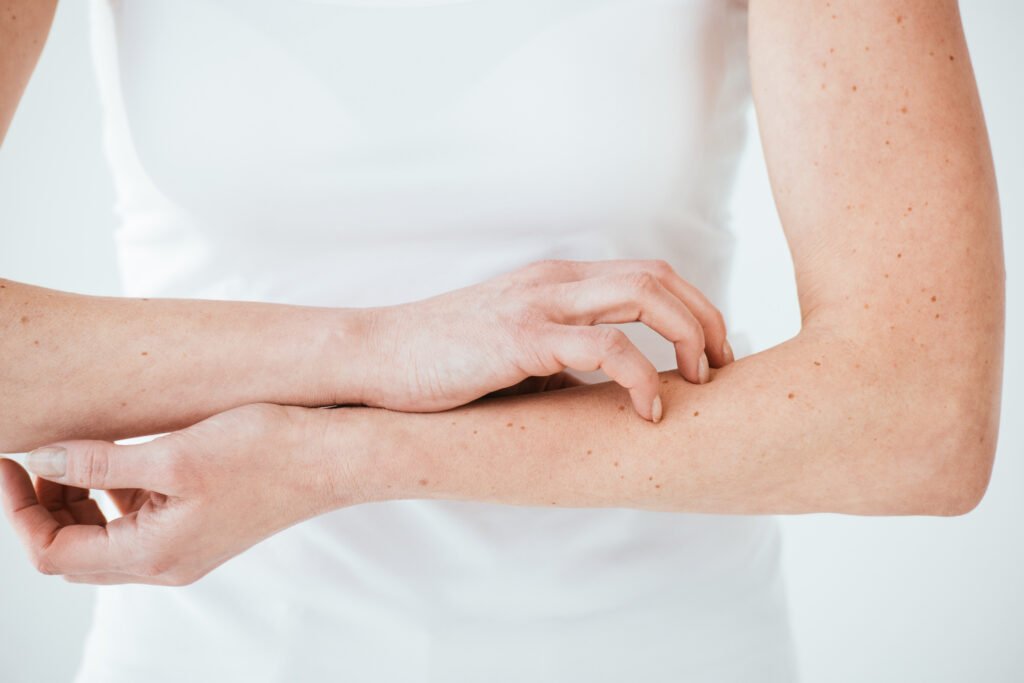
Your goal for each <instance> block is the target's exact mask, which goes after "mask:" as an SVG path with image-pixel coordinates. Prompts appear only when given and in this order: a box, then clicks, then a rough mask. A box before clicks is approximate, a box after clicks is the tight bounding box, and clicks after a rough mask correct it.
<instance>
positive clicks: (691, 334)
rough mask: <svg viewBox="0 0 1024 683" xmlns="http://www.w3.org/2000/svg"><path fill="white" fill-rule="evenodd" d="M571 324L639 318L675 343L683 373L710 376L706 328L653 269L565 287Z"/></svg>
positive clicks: (699, 379) (696, 379) (701, 379)
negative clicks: (705, 336)
mask: <svg viewBox="0 0 1024 683" xmlns="http://www.w3.org/2000/svg"><path fill="white" fill-rule="evenodd" d="M560 291H561V294H562V296H561V304H562V307H561V310H562V312H564V313H565V314H566V315H567V316H568V319H567V320H566V322H573V323H576V324H584V325H593V324H595V323H626V322H634V321H639V322H642V323H644V324H645V325H647V326H648V327H650V328H651V329H653V330H654V331H655V332H657V333H658V334H660V335H661V336H663V337H665V339H667V340H669V341H670V342H672V344H673V345H674V346H675V350H676V364H677V366H678V368H679V372H680V374H681V375H682V376H683V377H685V378H686V379H687V380H689V381H690V382H693V383H694V384H704V383H706V382H707V381H708V380H709V379H710V368H709V365H708V358H707V356H706V355H705V351H704V347H705V341H704V329H703V327H702V326H701V323H700V322H699V321H698V320H697V318H696V317H694V315H693V313H691V312H690V309H689V308H687V306H686V304H685V303H683V301H682V300H680V299H679V297H677V296H676V295H675V294H673V293H672V292H670V291H669V290H668V289H666V288H665V286H664V285H663V284H662V283H661V281H660V280H659V279H658V278H657V277H655V276H654V275H653V274H651V273H650V272H648V271H643V270H640V271H632V272H625V273H621V274H615V275H604V276H600V277H596V278H590V279H587V280H578V281H576V282H570V283H567V284H563V285H560Z"/></svg>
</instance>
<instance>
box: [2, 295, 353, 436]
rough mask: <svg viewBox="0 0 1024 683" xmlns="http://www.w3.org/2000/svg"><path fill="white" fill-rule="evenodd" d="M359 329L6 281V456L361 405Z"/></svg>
mask: <svg viewBox="0 0 1024 683" xmlns="http://www.w3.org/2000/svg"><path fill="white" fill-rule="evenodd" d="M362 324H363V322H362V318H361V317H360V316H358V315H357V314H356V312H354V311H350V310H344V309H338V310H335V309H327V308H312V307H298V306H282V305H273V304H260V303H243V302H219V301H190V300H175V299H127V298H124V299H122V298H108V297H90V296H80V295H75V294H68V293H65V292H58V291H55V290H49V289H43V288H40V287H32V286H29V285H25V284H20V283H16V282H11V281H8V280H0V354H2V356H0V357H2V358H3V362H2V365H0V405H2V406H3V409H2V413H0V452H11V451H20V450H28V449H30V448H34V447H36V446H39V445H41V444H45V443H48V442H52V441H56V440H60V439H66V438H80V439H81V438H94V439H119V438H125V437H129V436H136V435H142V434H154V433H159V432H164V431H170V430H174V429H178V428H181V427H184V426H186V425H190V424H193V423H195V422H197V421H199V420H201V419H203V418H205V417H208V416H210V415H213V414H214V413H218V412H221V411H223V410H226V409H228V408H231V407H234V406H239V405H243V404H246V403H254V402H260V401H267V402H275V403H284V404H292V405H306V406H312V405H325V404H330V403H334V402H339V403H343V402H358V400H359V394H360V383H361V379H360V374H361V371H362V369H363V368H362V358H361V355H360V353H361V351H360V338H361V333H362V330H361V329H360V328H361V325H362Z"/></svg>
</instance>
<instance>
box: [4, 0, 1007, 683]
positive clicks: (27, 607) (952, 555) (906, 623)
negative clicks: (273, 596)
mask: <svg viewBox="0 0 1024 683" xmlns="http://www.w3.org/2000/svg"><path fill="white" fill-rule="evenodd" d="M963 5H964V6H963V8H962V11H963V14H964V23H965V26H966V29H967V35H968V42H969V44H970V48H971V53H972V56H973V60H974V66H975V70H976V72H977V76H978V81H979V86H980V88H981V93H982V100H983V102H984V105H985V110H986V114H987V118H988V124H989V132H990V135H991V138H992V142H993V147H994V152H995V157H996V166H997V171H998V177H999V183H1000V188H1001V191H1002V202H1003V225H1004V235H1005V246H1006V260H1007V270H1008V288H1009V291H1008V321H1007V339H1006V349H1007V358H1006V379H1005V383H1004V394H1003V417H1002V427H1003V428H1002V433H1001V435H1000V440H999V451H998V453H997V456H996V464H995V469H994V472H993V478H992V483H991V485H990V487H989V490H988V494H987V496H986V497H985V499H984V501H983V502H982V503H981V505H980V506H979V507H978V508H977V509H976V510H975V511H973V512H972V513H970V514H969V515H967V516H964V517H956V518H926V517H911V518H858V517H845V516H841V515H805V516H800V517H788V518H785V519H784V531H785V537H784V553H785V564H786V570H787V573H788V577H789V578H788V581H789V591H790V597H791V602H792V609H793V620H794V628H795V630H796V634H797V638H798V643H799V647H800V661H801V667H802V669H803V674H804V680H805V682H806V683H817V682H819V681H820V682H832V681H836V682H851V683H852V682H854V681H856V682H858V683H860V682H862V681H871V682H872V683H911V682H914V681H927V682H928V683H946V682H949V683H953V682H957V683H960V682H964V681H970V682H975V681H978V682H985V683H1000V682H1004V681H1005V682H1010V681H1024V644H1022V641H1021V638H1022V636H1024V588H1022V582H1024V576H1022V573H1021V566H1022V562H1024V533H1022V531H1021V529H1020V523H1021V521H1022V520H1024V496H1022V494H1024V463H1022V457H1021V456H1022V455H1024V428H1022V422H1024V421H1022V419H1021V418H1022V417H1024V367H1022V362H1024V359H1022V353H1021V350H1022V349H1024V278H1022V273H1021V269H1022V268H1024V239H1022V237H1021V231H1020V226H1021V224H1022V222H1024V143H1022V141H1024V135H1022V134H1021V132H1020V130H1019V127H1020V126H1021V125H1022V123H1024V96H1022V94H1021V89H1022V88H1021V86H1022V85H1024V79H1022V76H1021V71H1022V68H1024V60H1022V59H1021V57H1020V56H1019V51H1018V50H1017V48H1018V47H1019V41H1020V36H1019V32H1020V30H1021V29H1022V28H1024V5H1021V4H1020V3H1017V2H1014V0H973V1H971V2H966V3H963ZM86 10H87V4H86V3H84V2H63V3H61V9H60V10H59V12H58V17H57V21H56V24H55V27H54V31H53V33H52V34H51V37H50V40H49V43H48V45H47V48H46V51H45V53H44V55H43V58H42V61H41V63H40V66H39V68H38V70H37V72H36V75H35V77H34V79H33V81H32V83H31V85H30V87H29V90H28V92H27V93H26V96H25V98H24V99H23V101H22V104H21V107H20V108H19V112H18V115H17V117H16V119H15V122H14V125H13V127H12V129H11V131H10V133H9V135H8V138H7V141H6V142H5V144H4V147H3V150H2V153H0V274H2V275H3V276H4V277H8V278H12V279H15V280H22V281H26V282H32V283H36V284H42V285H46V286H50V287H55V288H60V289H67V290H72V291H77V292H83V293H93V294H117V286H118V285H117V276H116V273H115V269H114V263H113V244H112V239H111V231H112V229H113V225H114V219H113V215H112V212H111V204H112V201H113V191H112V188H111V183H110V179H109V177H108V173H107V169H106V166H105V165H104V161H103V158H102V155H101V147H100V145H101V142H100V126H99V110H98V107H99V104H98V100H97V94H96V92H95V84H94V82H93V74H92V70H91V63H90V55H89V42H88V17H87V14H88V13H87V11H86ZM752 135H756V133H755V132H754V131H752ZM734 216H735V225H736V230H737V232H738V233H739V235H740V245H741V246H740V252H739V254H738V259H737V261H736V266H735V268H736V270H735V278H734V283H733V289H732V299H731V301H730V302H729V305H730V306H731V310H732V314H731V315H730V316H729V323H730V327H735V328H744V329H748V330H750V331H751V332H753V335H754V341H755V350H761V349H764V348H767V347H769V346H772V345H774V344H777V343H779V342H781V341H783V340H785V339H787V338H789V337H791V336H792V335H793V334H795V333H796V331H797V329H798V327H799V313H798V309H797V305H796V295H795V289H794V285H793V276H792V266H791V262H790V260H789V253H788V251H787V249H786V244H785V241H784V239H783V235H782V231H781V228H780V227H779V223H778V219H777V217H776V214H775V210H774V207H773V204H772V200H771V195H770V192H769V189H768V180H767V176H766V173H765V169H764V162H763V160H762V157H761V150H760V145H759V143H758V142H757V139H756V137H752V139H751V144H750V145H749V147H748V151H747V154H746V156H745V158H744V161H743V167H742V173H741V178H740V181H739V185H738V187H737V192H736V196H735V199H734ZM969 361H970V359H968V362H969ZM4 362H7V361H4ZM0 409H2V407H0ZM91 591H92V589H91V588H88V587H81V586H72V585H69V584H65V583H64V582H62V581H61V580H60V579H57V578H53V577H43V576H39V575H37V574H35V573H34V572H33V571H32V570H31V569H30V567H29V565H28V563H27V562H26V561H25V559H24V557H23V555H22V552H21V550H20V548H19V547H18V546H17V544H16V542H15V539H14V538H13V535H12V534H11V532H10V530H9V529H8V528H7V526H6V525H5V524H2V523H0V679H2V680H3V681H7V682H9V683H22V682H25V683H37V682H40V681H47V682H49V681H62V680H68V679H69V678H70V676H71V672H72V671H73V670H74V667H75V665H76V662H77V659H78V655H79V652H80V650H81V638H82V634H83V632H84V630H85V628H86V626H87V623H88V618H89V609H90V605H91V599H92V592H91Z"/></svg>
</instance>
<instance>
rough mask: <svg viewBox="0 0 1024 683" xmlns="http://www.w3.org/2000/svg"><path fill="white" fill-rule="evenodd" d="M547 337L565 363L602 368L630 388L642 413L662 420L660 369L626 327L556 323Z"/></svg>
mask: <svg viewBox="0 0 1024 683" xmlns="http://www.w3.org/2000/svg"><path fill="white" fill-rule="evenodd" d="M552 328H553V329H550V330H549V331H548V337H547V341H548V342H549V343H550V348H551V349H552V351H553V354H554V357H555V359H556V360H557V362H558V363H560V364H561V365H562V367H566V368H572V369H574V370H581V371H584V372H589V371H592V370H597V369H598V368H600V369H601V370H604V372H605V374H606V375H608V377H610V378H611V379H612V381H614V382H616V383H617V384H619V385H621V386H623V387H625V388H626V389H627V390H628V391H629V396H630V399H631V400H632V403H633V407H634V408H635V409H636V412H637V413H639V414H640V416H641V417H643V418H644V419H647V420H652V421H654V422H659V421H660V420H661V413H662V406H661V398H660V397H659V396H658V389H659V386H660V385H659V381H658V371H657V370H656V369H655V368H654V365H653V364H652V363H651V361H650V360H648V359H647V357H646V356H645V355H644V354H642V353H641V352H640V349H638V348H637V347H636V346H634V345H633V342H631V341H630V340H629V337H627V336H626V335H625V334H624V333H623V332H622V330H619V329H617V328H614V327H580V326H572V325H553V326H552Z"/></svg>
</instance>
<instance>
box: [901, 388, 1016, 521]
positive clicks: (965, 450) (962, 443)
mask: <svg viewBox="0 0 1024 683" xmlns="http://www.w3.org/2000/svg"><path fill="white" fill-rule="evenodd" d="M971 413H972V416H971V417H970V418H967V419H962V421H960V422H958V423H953V424H952V425H950V424H949V423H947V424H946V425H934V424H933V425H931V428H930V429H927V428H926V429H924V430H919V431H917V432H916V433H917V435H918V437H919V438H920V435H921V434H930V437H931V438H928V439H926V443H927V447H926V448H924V449H921V448H915V449H911V454H910V455H909V456H905V457H908V458H912V459H913V461H914V462H913V463H912V464H907V462H906V460H905V461H904V462H903V463H902V467H901V470H902V471H903V473H904V482H905V486H903V487H900V488H902V489H903V491H904V492H912V493H911V495H910V496H908V498H910V499H912V500H913V501H914V504H913V506H912V507H913V509H912V510H905V511H904V513H905V514H916V515H928V516H935V517H959V516H961V515H966V514H968V513H970V512H972V511H973V510H974V509H976V508H977V507H978V506H979V505H980V504H981V501H982V500H983V499H984V497H985V494H986V492H987V491H988V487H989V483H990V481H991V477H992V467H993V464H994V462H995V454H996V445H997V441H998V431H999V406H998V401H997V402H996V404H995V405H994V406H991V408H990V411H978V410H972V411H971ZM961 417H964V416H961ZM907 473H909V474H910V476H909V479H910V481H909V482H908V481H906V475H907Z"/></svg>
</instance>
